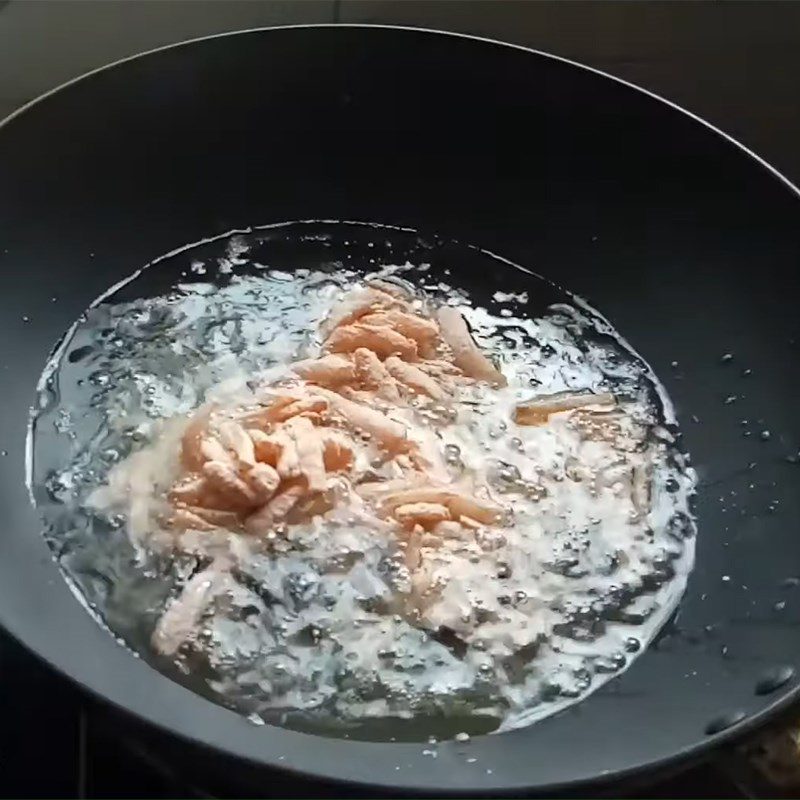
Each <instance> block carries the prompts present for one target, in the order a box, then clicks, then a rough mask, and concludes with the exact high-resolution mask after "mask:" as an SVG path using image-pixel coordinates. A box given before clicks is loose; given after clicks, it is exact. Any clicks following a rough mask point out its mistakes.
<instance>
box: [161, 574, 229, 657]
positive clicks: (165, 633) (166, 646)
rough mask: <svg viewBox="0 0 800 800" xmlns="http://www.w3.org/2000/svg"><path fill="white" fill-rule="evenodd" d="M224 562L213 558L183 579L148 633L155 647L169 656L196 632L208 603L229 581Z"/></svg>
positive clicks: (223, 589)
mask: <svg viewBox="0 0 800 800" xmlns="http://www.w3.org/2000/svg"><path fill="white" fill-rule="evenodd" d="M230 581H231V578H230V575H229V573H228V572H227V564H221V563H218V562H214V563H212V564H211V566H209V567H208V568H207V569H204V570H203V571H202V572H198V573H197V574H196V575H195V576H194V577H192V578H191V579H190V580H189V581H187V583H186V585H185V586H184V587H183V590H182V591H181V593H180V595H179V596H178V597H176V598H175V599H174V600H173V601H172V602H171V603H170V604H169V606H168V607H167V610H166V611H165V612H164V613H163V614H162V615H161V618H160V619H159V620H158V623H157V624H156V628H155V631H154V632H153V636H152V644H153V647H154V648H155V650H156V651H157V652H159V653H161V654H162V655H165V656H173V655H175V653H177V652H178V649H179V648H180V646H181V645H182V644H183V643H184V642H185V641H186V640H187V639H189V638H190V637H191V636H192V634H193V633H195V632H196V630H197V627H198V625H199V624H200V620H201V619H202V617H203V614H204V613H205V610H206V608H208V605H209V603H211V601H212V600H213V599H214V597H216V596H217V595H219V594H221V593H222V592H223V591H225V589H226V588H227V586H228V585H229V584H230Z"/></svg>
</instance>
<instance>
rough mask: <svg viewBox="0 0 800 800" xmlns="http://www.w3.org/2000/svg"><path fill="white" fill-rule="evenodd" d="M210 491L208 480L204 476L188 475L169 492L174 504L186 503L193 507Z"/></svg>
mask: <svg viewBox="0 0 800 800" xmlns="http://www.w3.org/2000/svg"><path fill="white" fill-rule="evenodd" d="M207 490H208V485H207V483H206V479H205V478H204V477H203V476H202V475H196V474H192V475H186V476H185V477H183V478H181V479H180V480H178V481H176V482H175V484H174V485H173V486H172V488H171V489H170V490H169V495H168V497H169V499H170V501H171V502H173V503H186V504H187V505H193V504H194V503H197V502H199V500H200V498H201V497H203V495H204V494H205V493H206V491H207Z"/></svg>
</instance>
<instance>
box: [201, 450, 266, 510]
mask: <svg viewBox="0 0 800 800" xmlns="http://www.w3.org/2000/svg"><path fill="white" fill-rule="evenodd" d="M203 475H205V477H206V479H207V480H208V482H209V484H210V485H211V486H212V487H213V488H214V489H216V490H217V491H218V492H220V494H221V495H223V497H225V499H226V500H227V501H228V502H229V503H230V504H232V505H235V506H252V505H255V503H256V495H255V492H253V490H252V489H251V488H250V487H249V486H248V485H247V484H246V483H245V482H244V481H243V480H242V479H241V478H240V477H239V475H238V474H237V472H236V470H235V469H233V467H231V466H230V465H229V464H226V463H225V462H224V461H207V462H206V463H205V464H203Z"/></svg>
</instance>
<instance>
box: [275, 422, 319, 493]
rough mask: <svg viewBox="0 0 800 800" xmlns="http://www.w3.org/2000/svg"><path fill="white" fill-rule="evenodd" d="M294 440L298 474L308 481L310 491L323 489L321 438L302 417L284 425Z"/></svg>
mask: <svg viewBox="0 0 800 800" xmlns="http://www.w3.org/2000/svg"><path fill="white" fill-rule="evenodd" d="M285 430H286V431H287V432H288V434H289V436H291V438H292V439H293V440H294V444H295V448H296V451H297V462H298V464H299V466H300V474H301V475H303V476H304V477H305V479H306V481H307V482H308V490H309V491H310V492H321V491H324V489H325V486H326V485H327V481H326V475H325V462H324V459H323V444H322V439H321V438H320V437H319V435H318V434H317V431H316V430H315V429H314V426H313V425H312V424H311V422H310V421H309V420H307V419H304V418H303V417H295V418H294V419H292V420H291V421H290V422H289V423H287V425H286V426H285Z"/></svg>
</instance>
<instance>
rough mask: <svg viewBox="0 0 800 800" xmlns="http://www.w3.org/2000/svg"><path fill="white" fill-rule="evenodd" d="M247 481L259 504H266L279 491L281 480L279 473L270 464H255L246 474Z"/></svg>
mask: <svg viewBox="0 0 800 800" xmlns="http://www.w3.org/2000/svg"><path fill="white" fill-rule="evenodd" d="M245 480H246V481H247V483H248V484H249V485H250V488H251V489H252V490H253V492H254V493H255V495H256V500H257V501H258V502H259V503H266V502H267V501H268V500H269V499H270V498H271V497H272V495H274V494H275V492H276V491H277V489H278V486H279V485H280V482H281V478H280V475H278V471H277V470H276V469H275V468H273V467H271V466H270V465H269V464H262V463H258V464H254V465H253V466H252V467H250V469H249V470H248V471H247V473H246V474H245Z"/></svg>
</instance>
